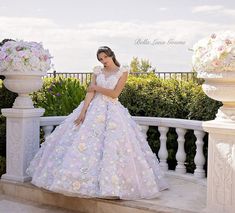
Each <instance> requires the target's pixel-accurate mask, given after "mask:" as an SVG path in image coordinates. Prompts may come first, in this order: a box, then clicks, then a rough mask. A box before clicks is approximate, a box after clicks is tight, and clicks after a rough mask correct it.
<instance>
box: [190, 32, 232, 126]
mask: <svg viewBox="0 0 235 213" xmlns="http://www.w3.org/2000/svg"><path fill="white" fill-rule="evenodd" d="M193 51H194V54H193V68H194V69H195V70H196V72H197V76H198V77H199V78H203V79H204V80H205V82H204V83H203V85H202V89H203V91H204V92H205V94H206V95H207V96H209V97H210V98H212V99H214V100H217V101H221V102H222V103H223V106H222V107H220V108H219V110H218V113H217V115H216V120H222V121H229V122H235V33H234V32H229V31H226V32H222V33H219V34H218V35H216V34H212V35H211V36H209V37H206V38H204V39H201V40H200V41H198V42H197V43H196V44H195V45H194V46H193Z"/></svg>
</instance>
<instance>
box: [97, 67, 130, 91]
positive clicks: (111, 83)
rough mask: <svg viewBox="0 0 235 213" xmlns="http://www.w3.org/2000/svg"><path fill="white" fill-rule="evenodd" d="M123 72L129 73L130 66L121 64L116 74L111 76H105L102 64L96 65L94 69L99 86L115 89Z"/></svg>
mask: <svg viewBox="0 0 235 213" xmlns="http://www.w3.org/2000/svg"><path fill="white" fill-rule="evenodd" d="M123 72H128V73H129V68H128V66H121V67H120V68H119V69H118V71H116V73H115V74H112V75H110V76H105V74H104V73H103V70H102V67H101V66H96V67H94V69H93V73H94V74H95V75H96V83H97V85H98V86H101V87H104V88H107V89H114V88H115V86H116V85H117V82H118V80H119V78H120V77H121V76H122V74H123Z"/></svg>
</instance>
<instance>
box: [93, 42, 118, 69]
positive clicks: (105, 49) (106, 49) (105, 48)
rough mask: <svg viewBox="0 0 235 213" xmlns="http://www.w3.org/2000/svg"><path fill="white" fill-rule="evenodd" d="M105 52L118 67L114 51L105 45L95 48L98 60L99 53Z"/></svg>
mask: <svg viewBox="0 0 235 213" xmlns="http://www.w3.org/2000/svg"><path fill="white" fill-rule="evenodd" d="M100 53H105V54H106V55H107V56H109V57H112V59H113V62H114V64H116V65H117V66H118V67H120V63H119V62H118V61H117V59H116V56H115V54H114V52H113V51H112V50H111V49H110V48H109V47H107V46H102V47H100V48H99V49H98V50H97V53H96V57H97V59H98V60H99V54H100Z"/></svg>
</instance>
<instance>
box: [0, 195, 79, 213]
mask: <svg viewBox="0 0 235 213" xmlns="http://www.w3.org/2000/svg"><path fill="white" fill-rule="evenodd" d="M0 213H75V211H70V210H65V209H61V208H56V207H52V206H48V205H42V204H37V203H34V202H30V201H26V200H22V199H18V198H13V197H9V196H6V195H0ZM76 213H78V212H77V211H76Z"/></svg>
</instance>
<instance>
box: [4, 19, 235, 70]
mask: <svg viewBox="0 0 235 213" xmlns="http://www.w3.org/2000/svg"><path fill="white" fill-rule="evenodd" d="M0 23H1V24H0V40H1V39H4V38H13V39H16V38H18V39H23V40H29V41H30V40H31V41H32V40H33V41H37V42H43V45H44V47H45V48H48V49H49V50H50V52H51V54H52V55H53V56H54V59H53V62H54V64H55V68H56V69H57V70H58V71H87V70H91V68H92V67H93V66H94V65H96V64H98V61H97V59H96V49H97V48H98V47H99V46H102V45H108V46H110V47H112V49H113V50H114V51H115V53H116V56H117V57H118V59H119V60H120V62H123V63H129V62H130V60H131V59H132V57H134V56H138V57H139V58H146V59H149V60H150V62H152V65H153V66H157V67H158V69H160V70H162V71H172V70H174V71H182V70H183V71H185V70H187V71H188V70H190V63H191V52H189V51H188V48H189V47H192V45H193V43H195V42H196V41H197V40H198V39H201V38H202V37H204V36H206V35H210V34H211V33H212V32H217V30H218V29H220V30H227V29H230V30H235V26H234V25H233V24H223V25H222V24H218V23H207V22H202V21H191V20H171V21H159V22H154V23H149V22H148V23H146V22H137V21H135V22H121V21H105V22H92V23H87V24H79V25H77V26H73V27H70V26H60V25H58V24H57V23H55V22H54V21H53V20H51V19H45V18H33V17H0ZM189 32H190V33H189ZM137 39H148V40H149V41H150V43H151V42H153V41H154V40H161V41H166V42H167V41H168V40H169V39H174V40H176V41H185V44H184V45H167V44H164V45H160V44H156V45H152V44H140V45H137V44H136V43H135V41H136V40H137Z"/></svg>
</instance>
